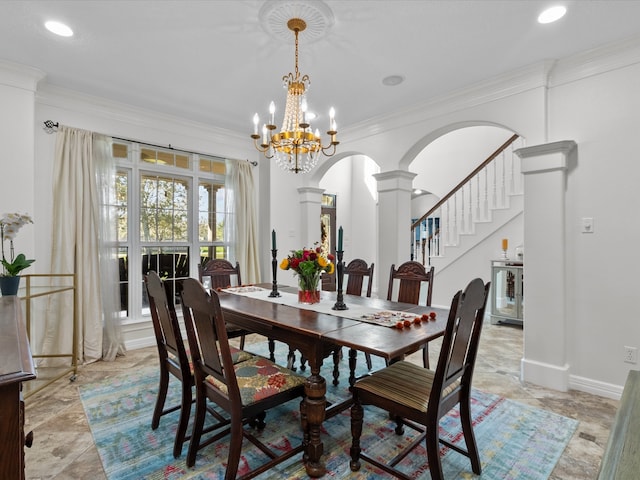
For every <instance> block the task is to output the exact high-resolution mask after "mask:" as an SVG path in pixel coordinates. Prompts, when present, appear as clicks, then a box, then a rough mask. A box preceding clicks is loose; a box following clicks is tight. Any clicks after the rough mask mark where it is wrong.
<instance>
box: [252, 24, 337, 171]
mask: <svg viewBox="0 0 640 480" xmlns="http://www.w3.org/2000/svg"><path fill="white" fill-rule="evenodd" d="M287 27H289V30H291V31H293V32H294V34H295V38H296V56H295V73H289V74H288V75H285V76H284V77H282V80H283V83H284V87H285V88H286V89H287V103H286V105H285V110H284V118H283V120H282V127H281V128H280V132H279V133H277V132H275V130H276V129H277V128H278V127H276V125H275V121H274V114H275V111H276V106H275V104H274V103H273V102H271V104H270V105H269V123H266V124H263V125H262V135H260V134H259V133H258V125H259V123H260V117H258V114H257V113H256V114H255V115H254V116H253V134H252V135H251V138H253V142H254V145H255V147H256V149H258V150H259V151H260V152H262V153H264V155H265V157H267V158H269V159H271V158H275V160H276V164H277V165H278V166H279V167H281V168H283V169H284V170H288V171H290V172H294V173H306V172H308V171H309V170H311V169H312V168H313V167H315V166H316V163H317V162H318V158H319V156H320V153H322V154H323V155H325V156H327V157H330V156H332V155H334V154H335V153H336V145H338V144H339V143H340V142H338V141H337V140H336V135H337V134H338V131H337V127H336V119H335V110H334V109H333V107H332V108H331V110H330V111H329V130H328V131H327V135H329V144H328V145H326V146H323V145H322V138H321V137H320V131H319V130H318V129H316V131H315V132H312V131H311V125H310V123H309V121H310V120H309V118H307V117H308V114H307V99H306V91H307V89H308V88H309V85H310V84H311V80H310V79H309V75H303V76H301V75H300V72H299V71H298V33H300V32H302V31H303V30H304V29H305V28H306V27H307V24H306V22H305V21H304V20H302V19H300V18H292V19H290V20H289V21H288V22H287ZM259 142H260V143H259Z"/></svg>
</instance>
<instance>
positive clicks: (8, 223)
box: [0, 213, 35, 295]
mask: <svg viewBox="0 0 640 480" xmlns="http://www.w3.org/2000/svg"><path fill="white" fill-rule="evenodd" d="M27 223H33V220H32V219H31V217H30V216H29V215H22V214H20V213H7V214H5V215H4V216H3V217H2V218H0V238H1V239H2V260H1V262H2V274H1V275H0V291H2V295H16V294H17V293H18V286H19V285H20V275H19V273H20V272H21V271H22V270H24V269H25V268H27V267H29V266H30V265H31V264H32V263H33V262H35V260H28V259H27V257H25V255H24V254H23V253H19V254H18V255H16V254H15V251H14V249H13V239H14V238H15V236H16V234H17V233H18V230H20V228H21V227H22V226H23V225H26V224H27ZM5 240H8V241H9V260H7V257H6V256H5V248H4V242H5Z"/></svg>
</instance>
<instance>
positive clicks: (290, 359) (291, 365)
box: [287, 347, 296, 372]
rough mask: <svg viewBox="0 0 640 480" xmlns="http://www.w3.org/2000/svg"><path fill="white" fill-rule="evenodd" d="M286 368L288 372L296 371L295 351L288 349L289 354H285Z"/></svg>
mask: <svg viewBox="0 0 640 480" xmlns="http://www.w3.org/2000/svg"><path fill="white" fill-rule="evenodd" d="M287 368H288V369H289V370H293V371H294V372H295V371H296V351H295V349H293V348H291V347H289V353H288V354H287Z"/></svg>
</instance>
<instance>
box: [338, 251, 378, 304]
mask: <svg viewBox="0 0 640 480" xmlns="http://www.w3.org/2000/svg"><path fill="white" fill-rule="evenodd" d="M344 273H346V274H347V275H348V277H347V288H346V289H345V293H346V294H347V295H359V296H362V284H363V281H364V277H368V280H367V297H370V296H371V286H372V285H373V282H372V280H373V263H372V264H371V265H370V266H367V262H365V261H364V260H362V259H360V258H356V259H354V260H351V261H350V262H349V264H348V265H347V266H346V267H345V269H344Z"/></svg>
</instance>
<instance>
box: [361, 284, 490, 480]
mask: <svg viewBox="0 0 640 480" xmlns="http://www.w3.org/2000/svg"><path fill="white" fill-rule="evenodd" d="M489 286H490V283H487V284H484V283H483V281H482V280H481V279H479V278H476V279H474V280H472V281H471V282H470V283H469V284H468V285H467V287H466V288H465V290H464V292H462V291H458V293H456V294H455V295H454V297H453V300H452V302H451V310H450V311H449V317H448V320H447V326H446V329H445V333H444V337H443V340H442V348H441V350H440V355H439V358H438V364H437V366H436V369H435V371H433V370H430V369H427V368H424V367H421V366H419V365H416V364H413V363H410V362H408V361H406V360H400V361H398V362H396V363H393V364H391V365H389V366H388V367H385V368H383V369H381V370H378V371H376V372H374V373H372V374H371V375H370V376H367V377H364V378H362V379H360V380H358V381H357V382H356V383H355V385H354V387H353V391H352V393H353V406H352V407H351V434H352V443H351V449H350V454H351V461H350V468H351V470H352V471H357V470H359V469H360V460H361V459H363V460H366V461H368V462H369V463H372V464H373V465H375V466H376V467H378V468H380V469H382V470H384V471H385V472H387V473H390V474H392V475H394V476H396V477H398V478H402V479H406V480H409V479H410V478H412V477H409V476H408V475H406V474H404V473H402V472H400V471H399V470H397V469H396V468H395V467H396V465H397V464H398V463H399V462H400V461H401V460H402V459H403V458H405V457H406V456H407V455H408V454H409V452H411V451H412V450H413V449H414V448H415V447H416V446H418V445H419V444H420V443H421V442H422V440H423V439H424V440H425V444H426V450H427V461H428V463H429V472H430V474H431V478H432V479H433V480H441V479H443V478H444V477H443V474H442V463H441V461H440V453H439V450H440V445H439V444H440V443H442V444H444V445H445V446H447V447H449V448H451V449H452V450H454V451H456V452H458V453H461V454H463V455H465V456H467V457H468V458H469V459H470V461H471V468H472V470H473V472H474V473H475V474H476V475H480V473H481V465H480V455H479V453H478V447H477V444H476V440H475V436H474V433H473V426H472V418H471V404H470V396H471V381H472V377H473V370H474V366H475V362H476V356H477V353H478V343H479V340H480V332H481V330H482V323H483V317H484V311H485V307H486V304H487V297H488V294H489ZM363 405H373V406H376V407H379V408H381V409H383V410H386V411H388V412H389V413H390V414H391V415H393V417H394V418H395V420H396V428H395V432H396V434H398V435H402V434H403V433H404V425H407V426H409V427H411V428H414V429H416V430H417V431H418V432H419V436H418V438H417V439H416V440H415V441H412V442H411V443H410V444H409V445H407V447H406V448H405V449H403V450H402V451H401V452H400V453H399V454H397V455H396V456H395V457H394V458H393V459H392V460H390V461H389V462H388V463H385V461H384V460H383V459H379V458H373V457H372V456H369V455H367V454H366V453H365V452H363V450H362V449H361V446H360V437H361V435H362V424H363V418H364V409H363ZM456 405H459V418H460V422H461V424H462V433H463V436H464V442H465V446H466V449H463V448H462V447H461V446H459V445H452V444H451V443H450V442H448V441H446V440H444V439H441V438H440V436H439V423H440V419H441V418H442V417H443V416H445V415H446V414H447V413H448V412H449V411H451V409H453V408H454V407H455V406H456Z"/></svg>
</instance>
